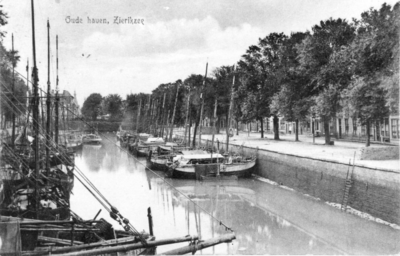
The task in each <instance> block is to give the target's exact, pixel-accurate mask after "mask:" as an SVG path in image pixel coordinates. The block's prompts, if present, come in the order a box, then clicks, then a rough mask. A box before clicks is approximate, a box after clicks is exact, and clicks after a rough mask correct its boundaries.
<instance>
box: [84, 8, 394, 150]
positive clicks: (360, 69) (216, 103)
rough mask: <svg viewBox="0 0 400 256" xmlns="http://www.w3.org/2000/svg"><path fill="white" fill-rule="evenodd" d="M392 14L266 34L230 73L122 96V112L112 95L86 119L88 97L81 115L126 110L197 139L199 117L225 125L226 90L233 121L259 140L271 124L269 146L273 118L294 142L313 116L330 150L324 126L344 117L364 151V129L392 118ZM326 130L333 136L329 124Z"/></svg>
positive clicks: (128, 114) (220, 72)
mask: <svg viewBox="0 0 400 256" xmlns="http://www.w3.org/2000/svg"><path fill="white" fill-rule="evenodd" d="M399 7H400V4H399V3H396V4H395V5H394V6H393V7H392V6H390V5H387V4H383V5H382V7H381V8H380V9H379V10H375V9H372V8H371V9H370V10H368V11H366V12H364V13H362V15H361V19H360V20H356V19H353V21H352V22H348V21H346V20H343V19H332V18H331V19H329V20H326V21H321V22H320V24H318V25H315V26H313V27H312V29H311V31H306V32H296V33H291V34H290V35H285V34H283V33H271V34H269V35H267V36H266V37H264V38H260V39H259V42H258V44H257V45H252V46H250V47H249V48H248V49H247V51H246V53H245V54H244V55H243V56H242V57H241V59H240V60H239V61H238V63H237V64H236V68H234V66H222V67H218V68H216V69H215V70H213V71H212V72H211V75H209V74H207V71H206V75H205V76H203V75H194V74H193V75H190V76H189V77H187V78H186V79H184V80H183V81H182V80H178V81H176V82H173V83H166V84H161V85H159V86H158V87H157V88H156V89H155V90H153V92H152V94H150V95H148V94H147V95H146V94H131V95H128V96H127V100H126V104H125V108H121V104H122V103H120V102H121V100H120V98H118V95H110V96H108V97H106V98H105V99H104V100H102V101H101V102H104V106H103V108H100V107H99V108H98V110H95V109H94V108H91V110H90V111H91V112H90V111H89V112H90V113H92V114H90V113H89V112H88V111H86V109H87V108H86V107H85V104H86V102H87V101H88V100H89V99H90V98H91V97H92V96H93V95H91V97H89V98H88V99H87V100H86V102H85V104H84V106H83V109H82V113H83V114H84V115H87V116H93V117H94V116H95V115H98V114H99V113H100V112H99V111H100V110H101V109H103V110H104V109H106V110H107V111H108V113H110V114H111V116H114V117H116V116H118V117H119V118H122V113H123V111H125V112H124V113H125V116H126V117H129V118H131V119H132V120H136V118H137V117H139V118H140V116H143V117H146V118H144V119H146V120H147V123H148V124H153V125H164V126H169V125H171V123H174V124H176V125H184V124H186V121H187V123H188V124H189V125H190V126H191V125H192V124H194V127H195V129H194V131H195V133H196V131H197V127H198V126H199V123H200V118H202V119H203V118H204V117H209V119H210V120H213V116H214V111H215V110H216V113H217V116H218V120H219V122H218V123H217V126H218V124H219V123H220V122H221V120H222V119H224V120H225V123H228V120H229V103H230V102H231V101H232V100H231V92H232V91H231V90H233V102H234V104H233V106H234V107H233V109H232V117H233V119H234V120H235V121H236V122H239V121H240V122H251V121H254V120H257V121H259V122H260V124H261V137H264V134H263V130H264V129H263V125H264V124H263V120H264V119H265V118H266V117H274V118H273V120H274V131H275V132H274V134H275V135H274V136H275V139H279V132H278V129H279V128H278V116H284V117H285V119H286V120H287V121H293V122H296V123H297V125H296V139H298V130H297V128H298V123H299V122H302V121H305V120H307V119H309V118H310V117H311V116H315V117H316V118H319V119H320V121H321V122H323V124H324V130H325V142H326V143H327V144H329V142H330V132H331V131H329V127H330V125H329V123H330V122H332V121H333V122H334V123H336V118H337V116H338V114H341V113H344V114H345V115H346V116H349V117H352V118H354V119H357V120H358V121H359V122H360V124H362V125H366V127H367V138H368V141H367V145H369V137H370V136H369V133H370V127H371V125H373V124H377V123H379V122H380V121H382V119H383V118H385V117H387V116H388V115H389V113H398V107H399V106H398V101H399V24H400V19H399ZM233 77H235V79H234V78H233ZM233 81H234V84H233V86H232V83H233ZM93 97H95V96H93ZM96 97H98V99H101V96H100V95H97V96H96ZM111 97H112V100H111ZM107 98H109V99H110V100H109V101H108V103H106V102H107V100H106V99H107ZM117 98H118V99H117ZM98 102H100V101H99V100H98ZM111 102H114V103H115V102H117V103H116V104H114V103H112V104H111ZM203 102H204V104H203V109H204V113H203V114H202V113H201V112H202V111H201V109H202V107H201V106H202V103H203ZM100 105H101V103H99V104H98V106H100ZM118 109H119V110H118ZM139 109H141V110H140V111H141V113H140V115H139V113H138V111H139ZM96 111H97V112H96ZM113 111H115V112H113ZM118 111H119V113H117V112H118ZM144 119H143V120H144ZM143 120H142V121H143ZM143 127H144V128H145V127H150V126H149V125H144V126H143ZM333 128H334V131H332V132H333V133H334V134H336V130H335V129H336V125H333ZM193 137H194V138H195V136H193ZM193 143H195V142H194V141H193Z"/></svg>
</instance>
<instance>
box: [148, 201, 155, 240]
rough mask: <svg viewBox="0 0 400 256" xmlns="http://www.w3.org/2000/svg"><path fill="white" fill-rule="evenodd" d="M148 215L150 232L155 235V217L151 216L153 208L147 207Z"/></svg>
mask: <svg viewBox="0 0 400 256" xmlns="http://www.w3.org/2000/svg"><path fill="white" fill-rule="evenodd" d="M147 217H148V219H149V232H150V235H151V236H154V234H153V217H152V216H151V208H150V207H149V208H147Z"/></svg>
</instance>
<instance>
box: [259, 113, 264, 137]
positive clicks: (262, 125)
mask: <svg viewBox="0 0 400 256" xmlns="http://www.w3.org/2000/svg"><path fill="white" fill-rule="evenodd" d="M260 123H261V138H262V139H263V138H264V118H262V117H261V118H260Z"/></svg>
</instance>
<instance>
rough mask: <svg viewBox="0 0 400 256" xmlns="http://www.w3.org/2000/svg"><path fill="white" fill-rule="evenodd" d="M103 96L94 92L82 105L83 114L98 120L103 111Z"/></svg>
mask: <svg viewBox="0 0 400 256" xmlns="http://www.w3.org/2000/svg"><path fill="white" fill-rule="evenodd" d="M102 100H103V97H102V96H101V94H100V93H92V94H90V95H89V97H88V98H87V99H86V100H85V102H84V103H83V107H82V111H81V112H82V115H83V116H84V117H85V118H87V119H90V120H96V119H97V117H98V116H99V115H100V113H101V103H102Z"/></svg>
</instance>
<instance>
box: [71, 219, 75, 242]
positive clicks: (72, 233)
mask: <svg viewBox="0 0 400 256" xmlns="http://www.w3.org/2000/svg"><path fill="white" fill-rule="evenodd" d="M74 230H75V223H72V225H71V246H73V245H74Z"/></svg>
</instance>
